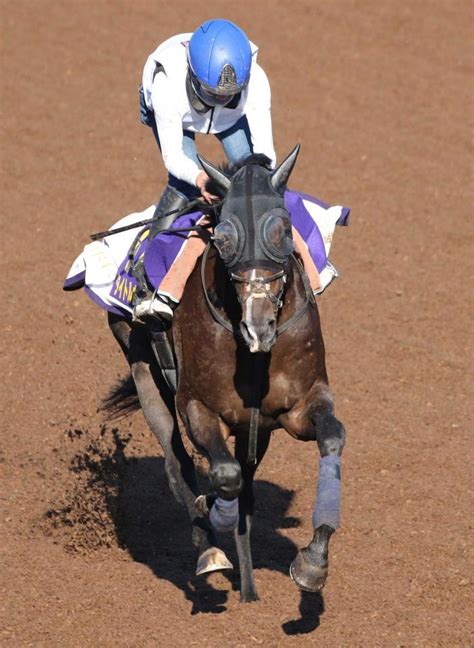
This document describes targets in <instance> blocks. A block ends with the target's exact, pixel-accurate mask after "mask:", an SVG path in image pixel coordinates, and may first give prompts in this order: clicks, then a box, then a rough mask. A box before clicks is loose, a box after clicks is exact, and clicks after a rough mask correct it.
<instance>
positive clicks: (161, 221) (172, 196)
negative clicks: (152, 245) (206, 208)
mask: <svg viewBox="0 0 474 648" xmlns="http://www.w3.org/2000/svg"><path fill="white" fill-rule="evenodd" d="M188 204H189V199H188V198H186V197H185V196H183V195H182V194H180V193H179V191H176V189H174V188H173V187H170V186H169V185H167V187H166V189H165V190H164V192H163V194H162V196H161V198H160V200H159V202H158V204H157V206H156V209H155V213H154V214H153V222H152V223H151V225H150V234H149V236H148V240H149V241H151V240H153V238H154V237H155V236H156V235H157V234H159V233H160V232H162V231H163V230H165V229H168V228H169V227H171V225H172V224H173V223H174V221H175V220H176V218H177V217H178V216H180V215H181V214H182V213H184V211H185V210H186V206H187V205H188ZM168 212H173V213H172V214H169V215H168V216H166V214H168Z"/></svg>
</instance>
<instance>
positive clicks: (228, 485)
mask: <svg viewBox="0 0 474 648" xmlns="http://www.w3.org/2000/svg"><path fill="white" fill-rule="evenodd" d="M186 423H187V430H188V433H189V435H190V437H191V439H192V441H193V443H194V444H195V445H196V447H197V449H198V450H199V451H200V452H201V453H202V454H203V455H204V456H205V457H206V459H207V460H208V461H209V480H210V484H211V488H212V490H213V491H215V492H216V493H217V495H218V497H219V498H221V499H222V500H227V501H229V500H233V499H235V498H237V497H238V495H239V493H240V491H241V490H242V471H241V468H240V465H239V463H238V462H237V461H236V460H235V459H234V457H233V456H232V454H231V452H230V450H229V448H228V447H227V443H226V439H227V438H228V436H229V430H228V428H227V426H226V425H225V424H224V423H223V422H222V421H221V419H220V418H219V416H218V415H217V414H215V413H214V412H213V411H211V410H210V409H209V408H208V407H206V405H204V404H203V403H202V402H200V401H197V400H191V401H189V403H188V404H187V406H186Z"/></svg>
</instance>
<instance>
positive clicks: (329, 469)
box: [281, 382, 345, 592]
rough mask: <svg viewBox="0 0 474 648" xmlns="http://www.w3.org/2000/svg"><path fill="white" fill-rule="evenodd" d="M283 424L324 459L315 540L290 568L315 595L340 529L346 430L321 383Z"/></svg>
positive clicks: (314, 522) (322, 460)
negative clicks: (312, 444)
mask: <svg viewBox="0 0 474 648" xmlns="http://www.w3.org/2000/svg"><path fill="white" fill-rule="evenodd" d="M281 423H282V425H283V426H284V427H285V428H286V429H287V431H288V432H290V434H292V436H294V437H295V438H297V439H302V440H305V441H310V440H315V441H317V443H318V447H319V453H320V456H321V458H320V462H319V479H318V488H317V496H316V500H315V505H314V509H313V518H312V521H313V528H314V535H313V540H312V541H311V543H310V544H309V545H308V546H307V547H305V548H304V549H301V550H300V551H299V552H298V554H297V556H296V558H295V560H294V561H293V563H292V564H291V566H290V575H291V577H292V578H293V580H294V581H295V583H296V584H297V585H298V586H299V587H300V588H301V589H304V590H308V591H311V592H315V591H318V590H320V589H322V588H323V587H324V584H325V582H326V577H327V573H328V547H329V540H330V538H331V535H332V534H333V533H334V531H335V530H336V529H337V527H338V526H339V507H340V484H341V481H340V480H341V476H340V464H341V454H342V450H343V448H344V441H345V430H344V427H343V425H342V423H341V422H340V421H338V419H337V418H336V417H335V416H334V408H333V403H332V397H331V393H330V391H329V387H328V386H327V385H325V384H323V383H320V382H318V383H315V385H313V387H312V389H311V390H310V393H309V394H308V396H307V397H306V398H305V399H302V400H301V401H300V402H299V403H297V404H296V405H295V407H294V408H293V409H292V410H291V411H290V412H288V413H287V414H285V415H283V416H282V417H281Z"/></svg>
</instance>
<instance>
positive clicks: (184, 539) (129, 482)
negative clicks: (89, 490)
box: [109, 457, 324, 634]
mask: <svg viewBox="0 0 474 648" xmlns="http://www.w3.org/2000/svg"><path fill="white" fill-rule="evenodd" d="M118 486H119V488H118V493H117V495H116V496H115V498H114V500H115V501H113V502H112V501H110V502H109V510H110V514H111V516H112V519H113V522H114V524H115V529H116V533H117V537H118V540H119V543H120V545H121V546H122V547H123V548H124V549H126V550H127V551H128V552H129V554H130V555H131V556H132V558H133V559H134V560H136V561H137V562H140V563H143V564H145V565H147V566H148V567H149V568H150V569H151V570H152V571H153V573H154V574H156V576H157V577H158V578H161V579H164V580H167V581H169V582H171V583H173V584H174V585H175V586H176V587H178V588H179V589H180V590H182V591H183V593H184V595H185V596H186V598H187V599H188V600H189V601H191V603H192V612H191V613H192V614H197V613H205V612H213V613H220V612H224V611H225V609H226V606H225V603H226V602H227V597H228V592H227V591H225V590H223V589H216V588H214V587H213V586H212V585H211V584H210V583H209V582H207V580H208V579H206V578H203V577H199V578H196V577H190V575H191V574H194V570H195V568H196V559H197V555H196V551H195V549H194V547H193V545H192V542H191V525H190V523H189V518H188V516H187V514H186V512H185V510H184V509H183V508H182V507H181V506H179V505H178V504H177V503H176V502H175V500H174V498H173V496H172V494H171V491H170V489H169V486H168V482H167V479H166V475H165V471H164V460H163V459H162V458H161V457H143V458H136V457H134V458H130V459H128V460H127V464H126V469H125V470H124V471H123V472H122V475H121V479H120V483H119V485H118ZM254 489H255V498H256V505H255V516H254V524H253V528H252V553H253V562H254V568H255V569H257V570H258V569H269V570H274V571H277V572H281V573H284V574H288V567H289V565H290V563H291V561H292V560H293V558H294V556H295V554H296V551H297V548H296V545H295V544H294V543H293V542H292V541H291V540H289V539H288V538H286V537H285V536H283V535H281V534H280V533H279V529H283V528H289V527H296V526H299V524H300V521H299V519H298V518H294V517H291V516H288V515H287V514H286V512H287V510H288V508H289V505H290V503H291V501H292V499H293V492H292V491H290V490H286V489H284V488H281V487H280V486H277V485H276V484H272V483H270V482H267V481H258V480H257V481H255V483H254ZM221 539H222V546H223V549H224V551H225V552H226V554H227V555H228V556H229V558H230V560H231V561H232V563H233V564H234V565H235V566H237V565H238V559H237V555H236V551H235V546H234V542H233V537H232V535H231V534H229V535H228V536H226V537H222V536H221ZM224 575H225V576H226V577H227V579H228V580H229V582H230V584H231V586H232V588H233V589H234V590H237V589H239V581H238V569H235V570H234V571H233V572H231V573H229V572H224ZM295 591H296V589H295ZM299 610H300V614H301V618H300V619H297V620H293V621H288V622H286V623H285V624H284V625H283V631H284V632H285V633H286V634H299V633H305V632H311V631H312V630H314V629H315V628H316V627H317V626H318V625H319V617H320V615H321V614H322V613H323V612H324V603H323V599H322V597H321V595H320V594H310V593H306V592H302V593H301V601H300V606H299Z"/></svg>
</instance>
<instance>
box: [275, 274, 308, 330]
mask: <svg viewBox="0 0 474 648" xmlns="http://www.w3.org/2000/svg"><path fill="white" fill-rule="evenodd" d="M306 300H307V294H306V288H305V285H304V283H303V279H302V276H301V273H300V272H299V271H298V269H297V267H296V266H295V264H294V263H292V264H291V266H290V272H289V273H288V279H287V285H286V287H285V292H284V294H283V300H282V301H283V305H282V309H281V319H282V321H284V320H286V319H288V318H289V317H291V316H292V315H294V314H295V312H296V311H297V310H298V309H299V308H301V307H302V306H303V305H304V303H305V302H306Z"/></svg>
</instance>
